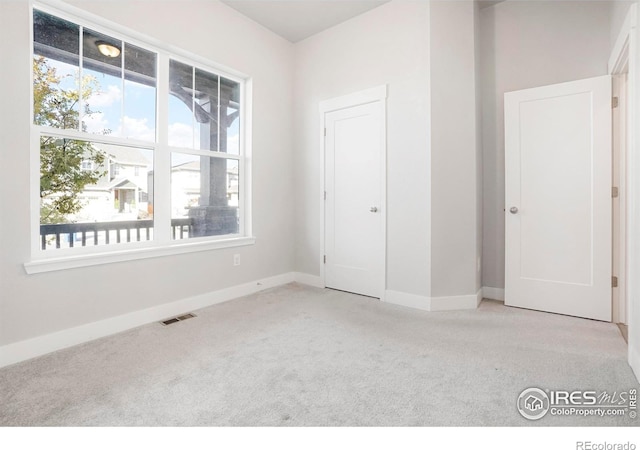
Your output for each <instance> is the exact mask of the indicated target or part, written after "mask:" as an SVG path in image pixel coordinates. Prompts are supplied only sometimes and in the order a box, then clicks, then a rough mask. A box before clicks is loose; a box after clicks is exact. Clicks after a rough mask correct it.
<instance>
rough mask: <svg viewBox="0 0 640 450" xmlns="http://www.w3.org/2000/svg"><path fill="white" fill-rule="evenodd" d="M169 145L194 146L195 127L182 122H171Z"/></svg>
mask: <svg viewBox="0 0 640 450" xmlns="http://www.w3.org/2000/svg"><path fill="white" fill-rule="evenodd" d="M169 145H171V146H174V147H185V148H193V127H192V126H191V125H187V124H185V123H180V122H176V123H172V124H170V125H169Z"/></svg>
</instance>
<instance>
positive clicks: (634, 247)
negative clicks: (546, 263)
mask: <svg viewBox="0 0 640 450" xmlns="http://www.w3.org/2000/svg"><path fill="white" fill-rule="evenodd" d="M637 9H638V8H637V5H636V4H635V3H634V4H632V5H631V6H630V8H629V12H628V13H627V16H626V18H625V20H624V23H623V24H622V27H621V28H620V32H619V34H618V38H617V39H616V42H615V45H614V47H613V50H612V52H611V57H610V58H609V65H608V69H609V70H608V72H609V74H611V75H617V74H620V73H622V72H623V71H624V69H625V66H626V65H628V75H627V105H626V106H627V108H626V111H627V114H626V115H627V119H626V122H627V124H635V123H637V120H638V105H640V90H639V89H638V88H639V87H640V72H639V71H638V68H639V66H638V64H640V55H639V54H638V50H639V49H638V30H637V14H638V12H637ZM626 128H627V130H626V133H627V145H626V152H625V153H626V154H625V155H624V159H625V160H626V161H625V162H626V168H625V172H626V173H625V178H626V180H625V185H626V194H627V198H626V201H625V205H624V208H625V209H626V229H627V235H626V239H625V240H626V242H625V243H624V244H622V245H624V249H623V250H624V252H625V253H626V270H625V280H624V284H625V291H626V298H627V302H626V304H627V311H626V312H627V325H628V326H629V344H628V362H629V365H630V366H631V367H632V369H633V371H634V372H635V375H636V377H637V378H638V379H640V330H636V328H637V327H640V323H638V321H637V320H636V319H638V318H639V317H640V280H637V278H638V277H634V276H630V275H631V274H635V273H638V271H639V270H640V238H638V237H637V236H636V234H637V233H636V231H637V230H638V229H640V176H639V175H638V171H639V170H640V155H638V152H639V151H640V148H639V144H640V140H639V139H638V133H637V132H636V127H635V126H627V127H626ZM623 173H624V172H623Z"/></svg>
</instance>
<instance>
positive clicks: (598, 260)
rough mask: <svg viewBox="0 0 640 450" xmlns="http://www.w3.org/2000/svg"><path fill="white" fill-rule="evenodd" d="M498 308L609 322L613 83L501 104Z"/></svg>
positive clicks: (516, 97)
mask: <svg viewBox="0 0 640 450" xmlns="http://www.w3.org/2000/svg"><path fill="white" fill-rule="evenodd" d="M505 167H506V180H505V182H506V198H505V201H506V204H505V208H506V212H505V214H506V218H505V220H506V223H505V228H506V230H505V231H506V255H505V257H506V265H505V304H507V305H509V306H517V307H522V308H530V309H536V310H540V311H549V312H554V313H560V314H567V315H571V316H578V317H586V318H590V319H597V320H605V321H611V78H610V77H609V76H603V77H597V78H590V79H587V80H580V81H573V82H569V83H562V84H557V85H552V86H545V87H540V88H534V89H527V90H523V91H517V92H509V93H507V94H505Z"/></svg>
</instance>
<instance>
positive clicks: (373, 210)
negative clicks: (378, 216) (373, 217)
mask: <svg viewBox="0 0 640 450" xmlns="http://www.w3.org/2000/svg"><path fill="white" fill-rule="evenodd" d="M369 211H371V212H372V213H376V212H378V208H377V207H375V206H372V207H371V208H370V209H369Z"/></svg>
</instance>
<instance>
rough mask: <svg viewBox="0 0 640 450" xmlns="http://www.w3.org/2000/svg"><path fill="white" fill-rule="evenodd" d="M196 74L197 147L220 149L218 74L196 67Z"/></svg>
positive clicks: (201, 148) (195, 112) (195, 113)
mask: <svg viewBox="0 0 640 450" xmlns="http://www.w3.org/2000/svg"><path fill="white" fill-rule="evenodd" d="M195 76H196V89H195V104H194V110H193V111H194V116H195V125H196V130H195V137H196V147H197V148H199V149H200V150H213V151H218V75H215V74H212V73H208V72H205V71H203V70H200V69H196V74H195Z"/></svg>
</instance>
